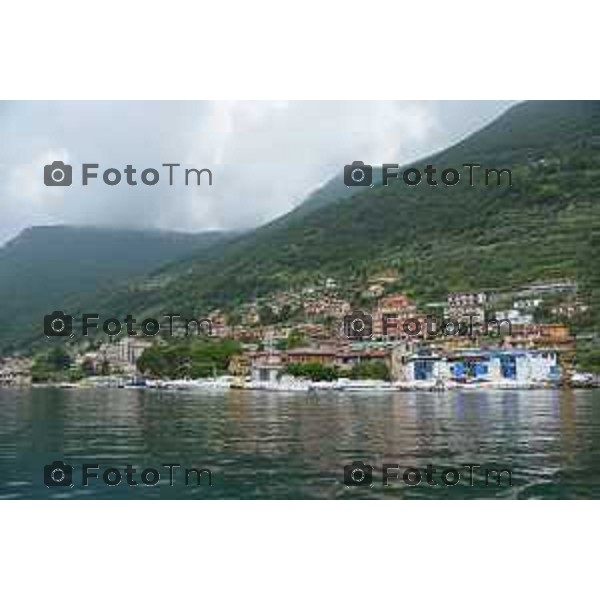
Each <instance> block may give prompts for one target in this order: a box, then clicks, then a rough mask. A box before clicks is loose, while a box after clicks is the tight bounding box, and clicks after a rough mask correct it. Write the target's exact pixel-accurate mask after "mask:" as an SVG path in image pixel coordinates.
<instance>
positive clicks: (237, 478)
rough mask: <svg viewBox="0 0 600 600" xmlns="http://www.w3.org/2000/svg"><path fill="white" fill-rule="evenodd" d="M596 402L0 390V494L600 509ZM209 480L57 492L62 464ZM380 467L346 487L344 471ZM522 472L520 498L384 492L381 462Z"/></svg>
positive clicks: (476, 396) (597, 396) (476, 492)
mask: <svg viewBox="0 0 600 600" xmlns="http://www.w3.org/2000/svg"><path fill="white" fill-rule="evenodd" d="M599 400H600V393H599V392H598V390H582V391H577V392H574V391H569V390H560V391H558V390H554V391H546V390H544V391H520V392H515V391H491V392H480V391H468V392H453V393H447V394H437V395H436V394H419V393H403V394H385V395H384V394H379V395H376V396H369V395H368V394H364V395H363V394H352V395H342V394H334V393H331V394H324V395H319V396H316V395H305V394H301V395H293V394H289V395H288V394H277V395H275V394H268V393H260V392H242V391H232V392H229V393H223V394H220V393H212V394H207V395H197V394H192V393H173V392H158V391H142V390H52V389H48V390H42V389H36V390H30V391H15V390H1V391H0V411H1V413H0V414H1V415H2V419H1V420H0V476H1V481H0V494H1V496H2V497H5V498H8V497H10V498H13V497H35V498H47V497H101V498H142V497H147V498H161V497H163V498H176V497H194V498H196V497H197V498H218V497H225V498H257V497H263V498H338V497H341V498H421V497H423V498H476V497H506V498H512V497H556V498H567V497H600V460H599V459H600V404H599V402H598V401H599ZM63 458H64V460H65V461H67V462H72V463H73V464H74V465H75V466H76V467H77V466H79V465H80V464H81V463H82V462H97V463H100V464H101V465H102V468H106V467H108V466H117V467H119V468H121V469H123V468H124V467H125V465H126V464H128V463H129V464H133V465H134V467H136V468H139V469H140V470H141V469H142V468H145V467H149V466H159V465H161V464H163V463H167V462H177V463H179V464H182V465H183V466H185V467H188V468H191V467H195V468H209V469H211V470H212V471H213V486H212V487H211V488H208V487H207V486H201V487H198V488H196V487H185V486H183V485H176V486H174V487H172V488H169V487H168V486H165V485H163V484H162V483H161V484H160V485H159V486H157V487H154V488H150V487H145V486H138V487H135V488H134V487H129V486H127V485H126V484H125V483H124V482H123V483H122V484H121V485H120V486H118V487H114V488H110V487H106V486H104V485H102V484H101V483H99V482H97V481H96V482H95V485H91V486H90V487H88V488H82V487H81V485H79V481H80V476H79V477H78V476H77V475H76V481H77V485H76V486H75V487H73V488H68V489H65V488H62V489H61V488H54V489H48V488H46V487H45V486H44V485H43V480H42V475H43V465H44V464H47V463H49V462H51V461H52V460H54V459H63ZM352 460H363V461H365V462H367V463H370V464H372V465H373V466H374V485H373V487H372V488H347V487H346V486H344V485H343V483H342V472H343V466H344V464H346V463H349V462H352ZM386 462H391V463H398V464H400V465H401V466H402V469H404V468H407V467H410V466H416V467H419V468H425V466H426V465H427V464H428V463H433V464H434V465H435V466H436V467H439V469H443V468H447V467H458V466H460V465H462V464H463V463H477V464H480V465H482V467H483V468H485V467H488V468H494V467H502V468H510V469H512V471H513V483H514V485H513V487H512V488H509V489H508V488H506V487H503V488H501V489H498V488H496V487H493V486H490V487H485V486H484V485H483V483H484V480H483V477H482V476H478V477H476V484H477V485H476V486H475V487H470V486H469V485H468V480H467V479H461V481H460V483H459V484H458V485H456V486H454V487H440V486H437V487H431V486H429V485H428V484H427V483H426V482H424V483H422V484H421V485H420V486H416V487H408V486H406V485H403V484H401V483H394V484H393V485H391V486H390V487H388V488H383V486H382V485H381V469H380V466H381V465H382V464H383V463H386Z"/></svg>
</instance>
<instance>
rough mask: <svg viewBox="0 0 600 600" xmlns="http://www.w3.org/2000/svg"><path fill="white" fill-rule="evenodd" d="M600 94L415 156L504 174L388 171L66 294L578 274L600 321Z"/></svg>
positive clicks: (129, 305) (530, 111)
mask: <svg viewBox="0 0 600 600" xmlns="http://www.w3.org/2000/svg"><path fill="white" fill-rule="evenodd" d="M599 136H600V103H599V102H526V103H523V104H520V105H517V106H515V107H513V108H511V109H510V110H508V111H507V112H506V113H505V114H504V115H502V116H501V117H500V118H499V119H497V120H496V121H495V122H493V123H491V124H490V125H488V126H487V127H485V128H484V129H483V130H481V131H480V132H478V133H475V134H474V135H472V136H470V137H469V138H467V139H466V140H464V141H462V142H461V143H459V144H457V145H456V146H454V147H452V148H450V149H448V150H446V151H444V152H441V153H439V154H437V155H435V156H432V157H430V158H428V159H425V160H423V161H419V164H418V165H417V166H418V167H419V168H420V169H421V170H423V169H424V167H425V165H427V164H433V165H434V166H435V167H436V168H437V169H438V173H437V179H438V181H439V176H440V171H441V170H442V169H444V168H447V167H454V168H456V169H458V170H459V171H461V173H465V170H464V169H462V167H461V165H462V164H463V163H464V162H469V163H478V164H481V165H482V166H483V167H482V169H481V170H483V168H485V167H487V168H497V169H500V168H511V169H512V170H513V173H512V186H510V187H509V186H508V185H507V184H506V183H503V184H502V185H500V186H496V185H489V186H485V185H484V183H483V181H481V180H479V181H478V182H477V184H476V185H475V186H474V187H470V186H469V185H468V178H467V177H466V176H463V179H462V180H461V182H460V183H459V184H458V185H456V186H454V187H447V186H445V185H443V184H441V183H440V184H438V185H437V186H435V187H434V186H429V185H427V184H426V183H425V180H424V179H423V181H422V183H421V184H420V185H418V186H414V187H411V186H407V185H404V184H403V183H402V182H394V183H392V184H390V185H389V186H388V187H383V186H381V185H378V186H376V187H374V188H368V189H366V188H365V189H364V190H361V191H359V192H358V193H356V194H355V195H352V196H350V197H348V196H347V194H345V195H344V196H345V197H342V198H340V199H339V200H332V199H331V198H329V197H328V198H327V201H326V202H322V203H321V204H320V206H319V207H318V208H315V209H314V210H308V211H304V212H303V211H297V212H296V213H294V214H292V215H290V216H288V217H284V218H281V219H279V220H277V221H275V222H273V223H271V224H269V225H266V226H264V227H261V228H259V229H257V230H255V231H252V232H249V233H246V234H244V235H240V236H238V237H236V238H230V239H228V240H226V241H225V242H222V243H218V242H217V243H215V244H212V245H210V246H208V247H207V248H205V249H203V250H202V251H201V252H199V253H197V254H196V255H194V256H191V257H190V258H188V259H186V260H180V261H177V262H175V263H173V264H169V265H167V266H165V267H163V268H161V269H158V270H157V271H155V272H154V273H153V274H152V276H151V277H149V278H146V279H145V280H143V281H135V282H132V283H127V282H126V281H124V282H123V284H124V285H123V286H121V287H119V286H117V287H115V288H113V289H112V291H111V290H107V291H106V292H104V293H102V294H101V295H96V296H95V297H93V298H90V299H88V300H85V301H84V300H83V299H81V298H79V299H77V301H74V302H72V303H71V304H70V306H71V308H72V309H73V310H75V311H81V310H84V309H94V310H95V311H97V312H98V311H101V312H102V313H104V314H107V313H111V314H114V315H120V314H123V315H125V314H127V313H132V312H133V313H136V314H143V313H150V312H152V313H154V314H160V312H159V311H161V310H174V311H178V312H179V313H184V312H194V313H196V314H202V313H203V312H204V311H206V310H209V309H211V308H215V307H221V308H223V307H227V306H233V305H235V304H236V303H239V302H242V301H245V300H248V299H251V298H253V297H255V296H257V295H261V294H264V293H266V292H269V291H273V290H276V289H285V288H290V287H293V286H295V285H297V284H298V285H299V284H302V283H305V282H309V281H314V280H316V279H318V278H320V277H324V276H331V277H336V278H338V279H340V280H342V281H343V280H344V279H362V280H366V279H367V278H368V277H369V275H370V274H373V273H377V272H379V271H381V270H382V269H386V268H393V269H394V270H396V271H397V272H398V273H399V275H400V285H401V288H402V290H403V291H404V292H405V293H407V294H409V295H411V296H413V297H414V298H415V299H416V300H417V301H420V302H427V301H433V300H440V299H442V298H443V297H444V295H445V294H446V292H447V291H449V290H459V289H468V288H481V287H483V288H495V287H502V288H504V287H511V286H517V285H521V284H524V283H527V282H531V281H533V280H538V279H548V278H556V277H573V278H575V279H576V280H577V281H578V282H579V283H580V284H581V288H582V290H583V292H584V293H585V294H588V295H589V296H590V298H591V302H592V309H593V310H592V311H591V313H590V314H591V318H592V319H595V320H596V324H598V323H599V322H600V319H599V318H598V315H599V313H600V309H599V307H600V300H599V292H600V282H599V281H598V272H599V269H598V267H597V259H598V248H599V247H600V246H599V245H598V244H599V240H598V231H599V226H600V158H599V157H598V149H599V146H600V137H599Z"/></svg>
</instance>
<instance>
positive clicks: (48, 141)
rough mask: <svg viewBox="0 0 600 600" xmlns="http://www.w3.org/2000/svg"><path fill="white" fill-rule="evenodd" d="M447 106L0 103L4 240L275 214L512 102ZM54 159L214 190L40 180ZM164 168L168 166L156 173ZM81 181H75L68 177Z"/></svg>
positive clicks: (423, 149)
mask: <svg viewBox="0 0 600 600" xmlns="http://www.w3.org/2000/svg"><path fill="white" fill-rule="evenodd" d="M509 104H510V103H509V102H506V101H498V102H488V101H481V102H480V101H464V102H456V101H448V102H430V101H424V102H389V101H381V102H379V101H373V102H246V101H243V102H232V101H222V102H187V101H186V102H128V101H127V102H126V101H120V102H3V103H0V208H1V210H2V215H3V219H2V221H1V223H0V243H2V242H4V241H6V240H7V239H8V238H10V237H13V236H14V235H16V234H17V233H18V232H19V231H20V230H21V229H23V228H24V227H28V226H31V225H42V224H59V223H66V224H78V225H110V226H118V227H128V228H130V227H131V228H138V227H139V228H147V227H152V228H156V227H159V228H163V229H177V230H183V231H199V230H203V229H215V228H219V229H229V228H242V227H250V226H254V225H257V224H260V223H264V222H265V221H268V220H270V219H272V218H274V217H276V216H278V215H281V214H283V213H285V212H287V211H288V210H290V208H292V207H293V206H295V205H296V204H298V203H299V202H300V201H301V200H302V199H303V198H304V197H306V196H307V195H308V194H309V193H310V192H311V191H313V190H314V189H315V188H316V187H318V186H319V185H321V184H323V183H325V181H327V180H328V179H329V178H331V177H333V176H334V175H336V174H338V173H340V172H341V171H342V169H343V166H344V164H346V163H348V162H351V161H352V160H364V161H365V162H372V163H381V162H400V163H402V162H405V161H409V160H412V159H415V158H418V157H419V156H423V155H425V154H428V153H429V152H433V151H435V150H438V149H441V148H443V147H445V146H447V145H449V144H450V143H453V142H456V141H458V140H459V139H460V138H462V137H464V136H465V135H467V134H469V133H471V132H473V131H475V130H476V129H478V128H479V127H481V126H482V125H484V124H485V123H487V122H488V121H490V120H491V119H493V118H494V117H496V116H497V115H499V114H500V113H501V112H502V111H503V110H505V109H506V108H507V107H508V106H509ZM53 160H63V161H64V162H66V163H69V162H71V163H72V164H74V165H79V164H81V163H82V162H91V163H99V164H100V172H101V171H102V170H104V169H106V168H109V167H116V168H118V169H121V170H122V169H124V168H125V166H126V165H128V164H131V165H133V166H134V168H136V169H138V173H137V175H136V178H137V179H138V181H139V172H140V171H141V170H142V169H144V168H148V167H154V168H159V167H160V165H161V163H163V162H178V163H181V164H182V168H183V167H190V168H191V167H196V168H201V167H208V168H210V169H211V170H212V171H213V174H214V178H213V186H212V187H209V186H206V185H203V186H201V187H195V186H190V187H185V186H184V185H182V183H181V182H179V183H178V184H177V185H174V186H172V187H170V186H168V185H167V181H166V179H164V180H161V182H160V183H159V184H158V185H156V186H154V187H150V186H145V185H142V184H138V185H137V186H129V185H127V184H126V183H125V179H124V178H123V181H122V182H121V183H120V184H119V185H118V186H114V187H110V186H106V185H104V184H103V183H102V182H101V181H100V180H94V181H92V182H91V184H90V185H89V186H88V187H85V188H84V187H82V186H81V184H80V175H79V169H77V170H76V173H74V184H73V185H72V186H70V187H55V188H52V187H46V186H44V184H43V166H44V165H45V164H47V163H49V162H52V161H53ZM159 170H160V171H161V175H162V173H163V172H164V169H159ZM75 179H77V181H75Z"/></svg>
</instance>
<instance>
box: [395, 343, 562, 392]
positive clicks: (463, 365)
mask: <svg viewBox="0 0 600 600" xmlns="http://www.w3.org/2000/svg"><path fill="white" fill-rule="evenodd" d="M560 376H561V369H560V365H559V356H558V353H557V352H556V351H554V350H551V349H550V350H526V349H511V350H500V349H497V350H492V351H486V350H479V349H464V350H460V351H457V352H455V353H451V354H442V353H435V352H431V351H429V352H417V353H414V354H412V355H410V356H408V357H407V360H406V363H405V369H404V373H403V379H402V380H403V381H409V382H410V381H431V382H436V381H442V382H444V381H454V382H457V383H473V382H484V381H485V382H490V383H501V382H511V381H512V382H515V383H522V384H536V383H557V382H558V381H559V380H560Z"/></svg>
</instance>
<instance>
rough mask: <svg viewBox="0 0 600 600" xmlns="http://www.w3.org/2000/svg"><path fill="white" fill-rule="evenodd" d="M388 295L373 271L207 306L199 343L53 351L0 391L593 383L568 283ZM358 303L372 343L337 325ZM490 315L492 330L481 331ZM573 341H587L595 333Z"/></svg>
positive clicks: (116, 342)
mask: <svg viewBox="0 0 600 600" xmlns="http://www.w3.org/2000/svg"><path fill="white" fill-rule="evenodd" d="M398 287H399V285H398V281H397V279H396V277H394V275H381V276H379V277H377V278H374V279H371V280H369V281H368V282H367V284H366V285H364V286H363V289H356V287H355V289H354V290H352V294H350V293H349V292H348V290H349V286H347V285H346V286H345V287H344V288H343V289H340V287H339V286H338V283H337V282H336V281H335V280H334V279H332V278H327V279H325V280H324V281H322V282H320V283H319V284H318V285H314V286H311V287H305V288H303V289H301V290H298V291H284V292H278V293H275V294H273V295H271V296H269V297H265V298H259V299H257V300H255V301H253V302H250V303H247V304H244V305H242V306H241V307H239V309H238V310H237V311H236V312H235V313H225V312H224V311H221V310H214V311H212V312H211V313H209V314H208V319H209V320H210V323H211V330H210V335H206V336H202V337H200V336H197V335H196V334H193V335H190V334H189V332H187V333H188V335H185V333H186V332H183V331H180V332H179V333H178V335H176V336H175V337H171V338H164V337H158V336H157V337H156V338H155V337H142V336H141V335H138V336H135V337H133V336H127V335H121V336H119V337H118V338H109V339H108V340H105V341H101V340H96V341H90V340H87V341H86V342H80V343H79V345H75V344H73V345H72V346H65V345H52V346H51V349H50V350H48V351H46V352H45V353H44V354H42V355H39V356H36V355H34V356H33V357H23V356H13V357H4V358H1V359H0V385H4V386H22V385H25V386H29V385H57V386H61V387H73V386H77V387H131V386H135V387H139V386H141V387H159V388H167V389H196V388H197V389H223V388H247V389H262V390H274V391H278V390H281V391H286V390H290V391H296V390H298V391H302V390H320V389H339V390H348V391H353V390H369V391H370V390H394V389H398V390H403V389H423V390H432V391H436V390H444V389H448V388H453V387H464V386H469V387H491V388H508V389H511V388H534V387H553V386H560V385H562V386H573V387H578V386H580V387H588V386H589V387H593V386H598V385H600V379H599V378H598V375H596V374H593V373H587V372H583V371H581V370H579V371H576V370H575V368H574V364H575V363H574V359H575V344H576V341H577V342H578V343H579V342H580V341H581V339H580V334H579V333H578V334H577V336H575V335H574V334H573V333H572V329H573V327H572V324H573V323H576V322H577V321H578V320H581V319H582V318H584V317H585V315H586V313H587V311H588V310H589V306H588V305H587V304H586V303H585V301H584V300H583V299H582V298H581V296H580V294H579V293H578V289H577V284H576V282H574V281H572V280H556V281H542V282H534V283H531V284H530V285H527V286H524V287H521V288H519V289H514V290H479V291H470V292H452V293H449V294H448V296H447V298H446V299H445V301H444V302H439V303H431V304H427V305H425V306H422V307H420V306H417V305H416V304H415V303H414V302H413V301H411V300H410V299H409V298H408V297H407V296H406V295H404V294H403V293H400V292H398V291H397V290H398ZM350 289H351V288H350ZM357 306H360V307H361V309H364V310H365V313H364V314H363V317H364V320H365V321H367V322H363V323H362V324H360V325H359V327H362V326H364V325H366V326H367V328H368V330H367V331H366V332H365V333H370V334H371V335H365V336H363V337H360V336H356V335H355V336H353V335H352V330H350V333H351V335H350V338H353V339H349V336H348V333H349V330H348V325H349V322H348V318H349V315H351V316H352V318H354V316H356V314H357V308H356V307H357ZM367 309H368V311H369V312H368V313H367ZM358 314H361V313H358ZM431 315H436V318H437V317H439V318H440V321H439V323H444V321H442V318H443V319H446V320H447V321H452V322H454V323H460V324H462V325H467V324H468V326H466V327H463V326H462V325H461V327H459V328H457V329H458V333H457V332H452V333H448V332H447V333H446V334H443V333H442V330H441V329H440V328H438V329H437V330H436V329H435V328H434V329H432V327H431V320H428V319H430V318H431ZM494 319H495V327H494V331H490V328H489V327H485V326H481V325H482V324H486V323H494V321H493V320H494ZM419 324H420V325H421V326H420V327H418V325H419ZM473 324H475V326H474V327H473ZM477 324H479V326H477ZM192 327H193V325H192ZM438 327H439V326H438ZM442 327H444V325H442ZM453 327H454V326H453ZM417 330H418V331H417ZM407 332H409V333H407ZM584 335H586V340H587V341H588V342H590V343H591V344H592V345H594V344H597V342H598V340H597V334H593V335H591V334H584ZM576 337H577V339H576ZM587 338H589V339H587ZM586 340H584V341H586ZM594 347H595V346H594Z"/></svg>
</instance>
